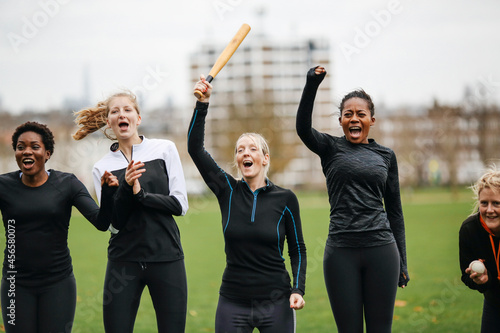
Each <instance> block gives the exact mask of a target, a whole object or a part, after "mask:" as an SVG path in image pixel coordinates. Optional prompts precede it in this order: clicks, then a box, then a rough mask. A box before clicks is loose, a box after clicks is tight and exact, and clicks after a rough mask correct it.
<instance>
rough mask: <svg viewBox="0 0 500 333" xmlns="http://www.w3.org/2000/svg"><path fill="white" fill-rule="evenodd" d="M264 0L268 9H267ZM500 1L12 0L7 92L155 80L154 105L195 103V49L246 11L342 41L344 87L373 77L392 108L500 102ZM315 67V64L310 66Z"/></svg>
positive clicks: (23, 101)
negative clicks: (468, 100)
mask: <svg viewBox="0 0 500 333" xmlns="http://www.w3.org/2000/svg"><path fill="white" fill-rule="evenodd" d="M258 8H264V9H265V15H263V16H261V17H259V16H258V15H256V12H257V9H258ZM499 14H500V2H498V0H484V1H464V0H443V1H436V0H434V1H430V0H422V1H416V0H413V1H412V0H399V1H398V0H360V1H338V0H336V1H334V0H330V1H328V0H324V1H319V0H307V1H304V0H286V1H285V0H268V1H262V0H205V1H201V0H188V1H185V0H184V1H166V0H147V1H140V0H120V1H117V0H105V1H97V0H86V1H83V0H39V1H37V0H18V1H1V2H0V34H1V38H0V99H1V103H2V105H3V107H4V108H5V109H8V110H11V111H13V112H19V111H21V110H23V109H26V108H31V109H36V110H44V109H46V108H49V107H58V106H60V105H61V104H62V101H63V100H64V98H68V97H70V98H80V97H82V95H83V82H84V72H87V73H88V81H89V83H90V98H91V100H92V101H95V102H97V101H98V100H100V99H102V98H103V97H107V95H108V94H110V93H113V92H115V91H116V90H118V89H120V88H129V89H133V88H136V87H141V86H143V87H144V85H146V86H147V88H148V89H147V95H146V97H147V100H146V101H147V103H146V105H145V106H146V107H150V108H153V107H156V106H158V105H162V104H164V103H165V102H166V101H167V99H169V98H170V99H171V100H172V101H173V102H174V103H177V104H180V105H189V106H190V105H192V104H193V103H194V100H193V98H192V93H191V89H192V87H191V83H190V82H189V81H188V73H189V69H188V61H187V60H188V55H189V54H190V53H191V52H193V51H194V50H196V49H197V48H198V47H199V45H200V44H201V43H202V42H204V41H219V42H220V43H226V42H227V41H228V40H229V39H230V38H231V37H232V36H233V35H234V33H235V32H236V30H237V29H238V28H239V26H240V25H241V24H242V23H244V22H246V23H248V24H250V26H251V27H252V32H251V33H250V34H249V36H248V37H247V38H251V36H252V35H251V34H252V33H257V32H263V33H265V34H267V35H269V36H272V37H275V38H280V39H283V40H293V39H296V38H297V36H298V37H304V38H308V37H325V38H328V39H329V40H330V41H331V43H332V44H331V45H332V50H333V54H332V61H333V62H332V65H331V66H333V68H327V70H328V72H329V74H330V75H332V78H333V80H334V89H335V91H334V93H335V96H333V98H338V97H339V96H342V95H343V94H345V93H346V92H348V91H350V90H352V89H355V88H359V87H362V88H364V89H365V90H366V91H367V92H368V93H370V94H371V95H372V96H373V98H374V100H375V102H376V103H377V102H378V103H384V104H385V105H386V106H389V107H396V106H399V105H428V104H430V103H431V102H432V100H433V99H434V98H438V99H439V100H440V101H442V102H445V103H453V104H458V103H460V102H461V100H462V97H463V94H464V89H465V86H466V85H471V86H472V85H474V84H477V83H480V84H481V85H482V86H483V88H484V89H483V90H481V91H480V90H477V89H473V91H472V92H473V94H474V98H477V99H480V100H486V101H494V102H497V103H498V102H499V101H500V65H499V63H498V62H499V60H500V37H499V32H500V19H499V18H498V17H499ZM306 71H307V68H304V75H305V73H306Z"/></svg>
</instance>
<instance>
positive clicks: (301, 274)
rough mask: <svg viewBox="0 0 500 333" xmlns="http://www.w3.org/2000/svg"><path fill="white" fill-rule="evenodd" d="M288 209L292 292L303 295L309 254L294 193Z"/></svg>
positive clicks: (287, 224)
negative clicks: (307, 253)
mask: <svg viewBox="0 0 500 333" xmlns="http://www.w3.org/2000/svg"><path fill="white" fill-rule="evenodd" d="M287 209H288V214H287V215H286V216H287V219H286V239H287V244H288V255H289V256H290V263H291V268H292V275H293V285H292V291H291V292H292V294H293V293H298V294H300V295H302V296H303V295H304V293H305V290H306V269H307V255H306V246H305V243H304V237H303V235H302V223H301V220H300V209H299V202H298V200H297V197H296V196H295V194H293V193H291V195H290V200H289V201H288V205H287Z"/></svg>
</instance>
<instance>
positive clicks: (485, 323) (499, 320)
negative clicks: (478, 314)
mask: <svg viewBox="0 0 500 333" xmlns="http://www.w3.org/2000/svg"><path fill="white" fill-rule="evenodd" d="M499 328H500V307H499V306H498V305H496V304H493V303H491V302H488V301H487V300H486V299H484V303H483V316H482V319H481V333H495V332H498V330H499Z"/></svg>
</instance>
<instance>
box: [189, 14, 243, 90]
mask: <svg viewBox="0 0 500 333" xmlns="http://www.w3.org/2000/svg"><path fill="white" fill-rule="evenodd" d="M249 32H250V26H249V25H248V24H246V23H244V24H243V25H242V26H241V28H240V29H239V30H238V32H237V33H236V35H234V37H233V39H231V41H230V42H229V44H227V46H226V48H225V49H224V51H222V53H221V54H220V55H219V57H218V58H217V60H216V61H215V63H214V65H213V66H212V69H211V70H210V73H208V76H207V78H206V80H207V81H208V82H212V80H213V79H214V77H215V76H216V75H217V74H219V72H220V70H221V69H222V67H224V66H225V65H226V64H227V62H228V61H229V59H231V57H232V56H233V54H234V52H235V51H236V49H237V48H238V46H240V44H241V42H242V41H243V39H245V37H246V36H247V34H248V33H249ZM194 95H195V96H196V97H197V98H200V97H201V96H203V92H202V91H199V90H196V91H195V92H194Z"/></svg>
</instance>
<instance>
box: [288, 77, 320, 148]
mask: <svg viewBox="0 0 500 333" xmlns="http://www.w3.org/2000/svg"><path fill="white" fill-rule="evenodd" d="M314 69H315V68H311V69H310V70H309V71H308V72H307V78H306V85H305V87H304V91H303V92H302V97H301V99H300V103H299V108H298V110H297V119H296V124H295V128H296V130H297V134H298V136H299V137H300V139H301V140H302V142H304V144H305V145H306V146H307V148H309V149H310V150H311V151H313V152H314V153H316V154H318V155H320V154H321V153H322V152H323V151H324V149H325V147H323V145H322V142H324V141H323V140H322V138H321V137H322V136H323V134H322V133H320V132H318V131H317V130H315V129H314V128H313V127H312V111H313V106H314V99H315V98H316V93H317V92H318V87H319V85H320V83H321V81H323V79H324V77H325V75H326V73H323V74H320V75H316V74H315V73H314Z"/></svg>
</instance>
